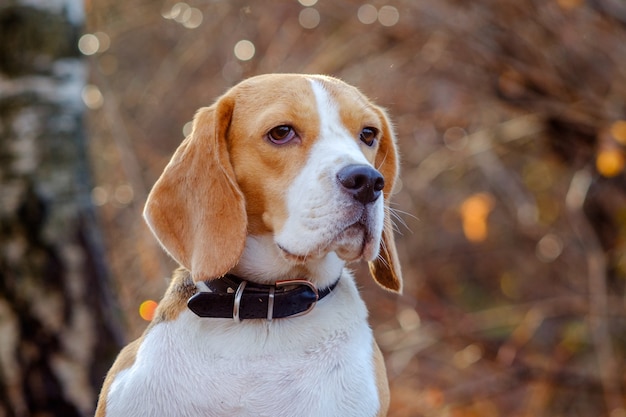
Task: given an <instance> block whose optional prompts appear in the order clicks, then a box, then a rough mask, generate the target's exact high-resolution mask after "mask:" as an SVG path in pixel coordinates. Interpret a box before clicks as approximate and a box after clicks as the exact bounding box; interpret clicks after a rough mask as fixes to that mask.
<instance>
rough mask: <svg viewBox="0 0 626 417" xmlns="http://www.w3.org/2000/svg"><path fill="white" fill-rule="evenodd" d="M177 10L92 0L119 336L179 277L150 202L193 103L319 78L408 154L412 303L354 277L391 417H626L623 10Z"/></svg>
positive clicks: (395, 5) (500, 6) (95, 135)
mask: <svg viewBox="0 0 626 417" xmlns="http://www.w3.org/2000/svg"><path fill="white" fill-rule="evenodd" d="M175 3H176V2H174V1H160V2H154V1H147V0H143V1H141V0H129V1H119V0H101V1H98V2H95V1H94V2H88V5H87V7H88V18H89V25H88V28H87V32H89V33H93V34H95V38H91V41H92V43H91V50H90V49H89V48H88V49H87V53H90V54H92V58H91V59H92V62H93V71H92V79H91V83H92V84H93V86H92V87H90V88H88V89H87V90H86V92H85V100H86V102H87V104H88V105H89V106H90V107H91V108H92V109H93V111H92V113H91V116H90V126H91V137H92V155H93V159H94V163H95V166H96V171H97V176H98V178H99V185H98V187H97V188H96V189H95V190H94V193H93V195H94V201H96V203H97V204H98V205H99V206H100V214H101V217H102V222H103V224H104V225H105V226H106V229H107V234H108V245H109V256H110V263H111V265H112V268H113V271H114V274H115V276H116V278H117V281H118V288H117V291H118V293H119V295H120V303H121V308H122V310H123V311H124V312H125V314H126V317H127V319H128V329H129V330H128V334H129V337H134V336H136V335H137V334H138V333H139V332H140V331H141V330H142V328H143V327H144V324H143V323H144V322H142V321H141V319H140V318H139V315H138V313H137V310H138V306H139V303H140V302H141V301H143V300H145V299H158V297H160V295H161V293H162V292H163V289H164V287H165V285H166V277H167V276H168V275H169V272H170V270H171V269H172V268H173V265H172V263H171V261H169V260H167V259H166V258H165V256H164V255H163V253H162V251H161V250H160V249H159V248H158V247H157V245H156V243H155V241H154V239H153V238H152V237H151V236H150V235H149V233H148V232H147V229H146V228H145V226H144V225H143V222H142V220H141V219H140V212H141V208H142V204H143V201H144V199H145V196H146V194H147V191H148V190H149V187H150V185H151V184H152V183H153V182H154V181H155V179H156V178H157V176H158V175H159V173H160V172H161V170H162V168H163V167H164V165H165V163H166V161H167V160H168V158H169V156H170V155H171V153H172V152H173V150H174V149H175V147H176V146H177V144H178V143H179V142H180V140H181V139H182V137H183V133H182V130H183V126H184V125H185V123H186V122H188V121H189V120H190V119H191V117H192V115H193V113H194V111H195V109H196V108H198V107H200V106H203V105H207V104H210V103H211V102H212V101H213V100H214V99H215V98H216V97H217V96H218V95H219V94H221V93H222V92H223V91H224V90H225V89H226V88H227V87H229V86H230V85H233V84H234V83H236V82H238V81H239V80H241V79H242V78H245V77H248V76H251V75H255V74H259V73H266V72H315V73H328V74H332V75H335V76H338V77H340V78H343V79H344V80H346V81H347V82H349V83H352V84H355V85H357V86H359V87H360V88H361V89H362V90H363V91H364V92H365V93H366V94H367V95H369V96H370V97H372V98H374V99H375V100H376V101H377V102H378V103H380V104H382V105H384V106H386V107H388V109H389V111H390V113H391V114H392V115H393V117H394V119H395V122H396V126H397V133H398V137H399V141H400V146H401V149H402V151H403V174H402V183H403V186H402V188H401V189H400V190H399V191H398V194H397V196H396V198H395V201H396V204H397V206H396V208H397V210H398V214H399V217H400V218H401V219H402V220H399V221H398V232H399V233H398V241H399V246H400V251H401V253H400V256H401V259H402V261H403V265H404V271H405V272H404V273H405V279H406V287H405V293H404V295H403V296H402V297H394V296H391V295H388V294H384V293H383V292H382V291H381V290H380V289H378V288H375V287H374V286H373V285H372V284H371V283H370V282H368V280H366V279H362V280H361V283H362V285H363V292H364V295H365V298H366V301H367V302H368V305H369V306H370V309H371V316H372V323H373V326H374V328H375V331H376V334H377V337H378V340H379V341H380V344H381V347H382V349H383V350H384V351H385V353H386V357H387V363H388V371H389V374H390V378H391V383H392V410H391V412H390V416H394V417H400V416H482V417H489V416H499V415H507V416H551V417H553V416H611V417H618V416H620V417H621V416H624V415H626V410H625V408H624V394H625V392H624V385H625V384H624V383H625V381H624V357H625V355H624V353H625V352H626V338H625V337H624V335H625V334H626V332H625V330H626V329H625V327H626V313H625V309H624V287H625V286H624V283H625V282H624V279H625V277H626V254H625V250H624V249H625V245H626V240H625V238H626V204H625V203H626V182H625V176H624V170H623V168H624V159H625V158H624V149H625V148H624V146H625V145H626V122H625V121H624V120H625V119H626V27H625V25H626V4H625V3H623V2H621V1H619V0H594V1H591V0H589V1H586V2H585V1H583V0H506V1H495V0H483V1H477V2H466V1H462V0H441V1H426V0H417V1H415V0H388V1H387V2H386V1H379V0H372V1H371V4H369V5H365V4H364V3H361V2H358V1H351V0H350V1H323V0H320V1H319V2H317V3H315V2H314V1H313V0H308V1H307V0H301V3H304V4H305V5H302V4H300V3H298V2H297V1H295V0H289V1H287V0H273V1H264V2H261V1H241V0H232V1H208V0H204V1H202V0H189V2H188V4H183V3H176V4H175ZM311 3H314V4H313V5H310V6H306V5H307V4H311ZM94 39H96V40H97V41H94ZM241 40H248V41H249V42H251V44H250V43H248V44H245V43H244V44H238V42H239V41H241ZM87 41H89V39H87ZM94 45H95V46H94ZM236 45H239V46H238V47H236ZM250 45H253V46H254V51H252V50H251V49H250ZM87 47H89V43H88V44H87ZM252 52H253V56H252V57H251V58H250V59H248V60H242V59H238V58H237V55H238V56H239V57H240V58H247V57H248V56H249V55H250V54H251V53H252ZM246 54H247V55H248V56H246ZM362 276H363V277H364V276H365V275H362Z"/></svg>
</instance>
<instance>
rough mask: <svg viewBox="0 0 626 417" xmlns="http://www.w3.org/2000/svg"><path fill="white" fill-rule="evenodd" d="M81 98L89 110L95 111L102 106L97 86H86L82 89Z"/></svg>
mask: <svg viewBox="0 0 626 417" xmlns="http://www.w3.org/2000/svg"><path fill="white" fill-rule="evenodd" d="M81 97H82V99H83V102H84V103H85V105H86V106H87V107H88V108H90V109H91V110H97V109H99V108H100V107H102V105H103V104H104V97H103V96H102V93H101V92H100V89H99V88H98V86H95V85H93V84H88V85H86V86H85V87H83V90H82V92H81Z"/></svg>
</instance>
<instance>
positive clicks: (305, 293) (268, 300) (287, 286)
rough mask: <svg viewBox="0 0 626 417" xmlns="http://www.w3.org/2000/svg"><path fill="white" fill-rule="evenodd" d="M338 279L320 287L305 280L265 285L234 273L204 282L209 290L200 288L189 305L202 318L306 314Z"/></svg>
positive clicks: (274, 317) (276, 316) (268, 317)
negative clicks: (319, 288) (246, 279)
mask: <svg viewBox="0 0 626 417" xmlns="http://www.w3.org/2000/svg"><path fill="white" fill-rule="evenodd" d="M338 282H339V278H338V279H337V281H335V282H334V283H333V284H332V285H330V286H329V287H327V288H324V289H321V290H318V289H317V288H315V286H314V285H313V284H311V283H310V282H309V281H306V280H299V279H296V280H288V281H277V282H276V284H275V285H262V284H256V283H253V282H250V281H245V280H243V279H241V278H239V277H237V276H235V275H225V276H223V277H222V278H219V279H215V280H211V281H204V284H205V285H206V286H207V287H208V288H207V290H208V291H198V292H197V293H196V294H194V295H193V296H192V297H191V298H189V300H188V301H187V307H189V309H190V310H191V311H193V312H194V313H195V314H196V315H198V316H200V317H214V318H232V319H235V321H240V320H243V319H267V320H268V321H271V320H272V319H279V318H285V317H294V316H298V315H302V314H306V313H308V312H309V311H311V310H312V309H313V307H315V303H317V302H318V301H319V300H321V299H322V298H324V297H326V296H327V295H328V294H330V292H331V291H332V290H333V289H334V288H335V287H336V286H337V283H338Z"/></svg>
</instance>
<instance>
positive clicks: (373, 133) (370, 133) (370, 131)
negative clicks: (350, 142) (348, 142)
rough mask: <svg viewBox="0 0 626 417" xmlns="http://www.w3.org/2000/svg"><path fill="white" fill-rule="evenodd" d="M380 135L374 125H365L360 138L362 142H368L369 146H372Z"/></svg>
mask: <svg viewBox="0 0 626 417" xmlns="http://www.w3.org/2000/svg"><path fill="white" fill-rule="evenodd" d="M377 136H378V130H377V129H376V128H374V127H364V128H363V130H361V133H360V134H359V139H360V140H361V142H363V143H364V144H366V145H367V146H372V145H373V144H374V142H375V141H376V137H377Z"/></svg>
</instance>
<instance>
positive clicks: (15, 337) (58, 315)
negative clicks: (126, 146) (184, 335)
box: [0, 0, 122, 417]
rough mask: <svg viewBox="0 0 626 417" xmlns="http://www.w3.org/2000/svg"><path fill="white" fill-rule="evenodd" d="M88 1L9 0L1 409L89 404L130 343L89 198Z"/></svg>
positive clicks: (1, 160)
mask: <svg viewBox="0 0 626 417" xmlns="http://www.w3.org/2000/svg"><path fill="white" fill-rule="evenodd" d="M82 7H83V5H82V0H54V1H51V0H38V1H33V0H29V1H21V0H20V1H15V0H14V1H11V0H10V1H8V2H4V3H3V4H2V5H0V417H2V416H8V417H13V416H52V415H54V416H86V415H92V414H93V410H94V405H95V401H96V397H97V393H98V390H99V388H100V385H101V383H102V379H103V377H104V374H105V372H106V365H104V366H103V365H102V364H103V363H105V364H106V363H109V362H110V361H108V360H106V359H108V358H111V359H112V358H113V357H114V355H115V354H116V353H117V351H118V350H119V347H120V345H121V339H122V337H121V332H120V331H119V329H118V326H117V325H116V323H117V317H110V312H111V311H114V306H113V305H112V302H111V300H112V297H111V296H110V289H109V285H108V276H107V272H106V268H105V266H104V265H105V264H104V252H103V249H102V244H101V242H100V240H99V239H100V237H99V234H98V230H97V226H96V222H95V217H94V213H93V210H92V207H91V201H90V190H91V186H90V175H89V171H88V162H87V154H86V149H85V148H86V143H85V135H84V131H83V122H82V118H83V105H82V101H81V89H82V88H83V86H84V84H85V76H86V66H85V64H84V63H83V62H82V61H81V59H80V56H79V55H80V54H79V52H78V49H77V46H76V45H77V40H78V36H79V33H80V30H81V25H82V22H83V8H82ZM103 358H104V359H103Z"/></svg>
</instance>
